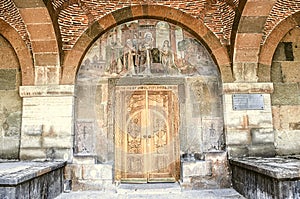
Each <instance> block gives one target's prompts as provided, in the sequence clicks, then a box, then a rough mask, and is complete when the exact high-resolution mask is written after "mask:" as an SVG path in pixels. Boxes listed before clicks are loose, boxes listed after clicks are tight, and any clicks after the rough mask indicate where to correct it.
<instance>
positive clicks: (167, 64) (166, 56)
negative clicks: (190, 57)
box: [160, 40, 174, 74]
mask: <svg viewBox="0 0 300 199" xmlns="http://www.w3.org/2000/svg"><path fill="white" fill-rule="evenodd" d="M160 60H161V64H162V66H163V68H164V73H165V74H169V72H170V68H171V67H172V66H173V64H174V62H173V53H172V50H171V47H170V44H169V41H168V40H165V41H164V42H163V45H162V48H161V49H160Z"/></svg>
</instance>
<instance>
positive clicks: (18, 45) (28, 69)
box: [0, 19, 34, 85]
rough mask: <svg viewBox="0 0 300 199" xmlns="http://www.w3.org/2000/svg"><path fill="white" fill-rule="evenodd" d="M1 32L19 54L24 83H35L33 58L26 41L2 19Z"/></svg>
mask: <svg viewBox="0 0 300 199" xmlns="http://www.w3.org/2000/svg"><path fill="white" fill-rule="evenodd" d="M0 34H1V35H3V37H5V39H7V41H8V42H9V43H10V44H11V46H12V47H13V49H14V51H15V53H16V54H17V57H18V61H19V64H20V68H21V74H22V85H33V84H34V72H33V71H34V69H33V58H32V54H31V53H30V50H29V49H28V48H27V45H26V43H25V41H24V40H23V39H22V37H21V36H20V35H19V33H18V32H17V31H16V30H15V29H14V28H13V27H11V26H10V25H9V24H8V23H6V22H5V21H3V20H1V19H0Z"/></svg>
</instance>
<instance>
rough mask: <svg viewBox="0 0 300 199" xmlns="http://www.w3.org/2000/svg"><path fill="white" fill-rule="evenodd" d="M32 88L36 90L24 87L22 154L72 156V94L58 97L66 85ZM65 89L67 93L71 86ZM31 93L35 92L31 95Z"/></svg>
mask: <svg viewBox="0 0 300 199" xmlns="http://www.w3.org/2000/svg"><path fill="white" fill-rule="evenodd" d="M31 88H32V87H31ZM32 89H33V90H35V91H37V93H35V92H34V91H32V90H30V89H29V88H27V87H26V89H25V88H24V87H23V89H22V93H23V94H24V95H26V98H24V99H23V120H22V129H23V131H22V136H23V139H22V141H21V150H20V158H21V159H22V160H30V159H50V160H52V159H60V160H70V159H71V157H72V146H73V135H72V129H73V126H72V121H73V120H72V117H73V108H72V107H73V97H72V96H64V97H59V96H60V95H64V94H62V93H63V92H64V88H62V89H60V87H57V86H54V87H48V88H45V87H42V88H40V87H33V88H32ZM26 90H28V92H27V91H26ZM65 90H66V93H69V92H70V91H69V88H68V87H67V88H66V89H65ZM31 94H32V95H33V96H32V97H29V96H30V95H31ZM36 95H40V96H36ZM44 95H46V96H44ZM49 95H50V96H51V95H53V97H49ZM49 107H51V109H49ZM37 147H38V148H37Z"/></svg>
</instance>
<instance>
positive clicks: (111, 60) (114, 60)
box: [106, 38, 123, 74]
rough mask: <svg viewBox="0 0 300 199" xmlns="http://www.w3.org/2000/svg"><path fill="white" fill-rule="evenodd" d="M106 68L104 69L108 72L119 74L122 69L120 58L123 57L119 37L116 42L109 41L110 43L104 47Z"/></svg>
mask: <svg viewBox="0 0 300 199" xmlns="http://www.w3.org/2000/svg"><path fill="white" fill-rule="evenodd" d="M106 54H107V56H106V58H107V59H108V60H107V64H108V65H107V68H106V71H107V72H109V73H110V74H119V73H120V72H121V71H122V70H123V64H122V60H121V58H122V57H123V46H122V44H121V41H120V39H119V38H118V39H117V41H116V42H113V41H111V44H110V45H108V46H107V47H106Z"/></svg>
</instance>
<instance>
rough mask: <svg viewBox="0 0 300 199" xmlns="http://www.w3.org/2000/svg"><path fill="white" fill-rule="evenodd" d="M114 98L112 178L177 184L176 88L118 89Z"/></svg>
mask: <svg viewBox="0 0 300 199" xmlns="http://www.w3.org/2000/svg"><path fill="white" fill-rule="evenodd" d="M115 96H116V98H115V99H116V100H115V126H114V127H115V128H114V129H115V179H116V180H117V181H123V182H139V183H147V182H166V181H167V182H171V181H177V180H178V179H179V168H180V158H179V137H178V121H179V117H178V101H177V86H145V85H143V86H122V87H117V88H116V95H115Z"/></svg>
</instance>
